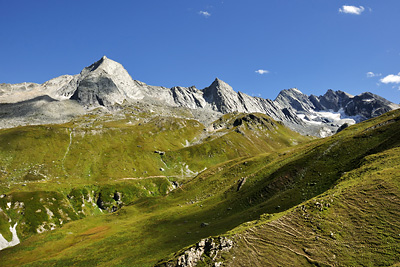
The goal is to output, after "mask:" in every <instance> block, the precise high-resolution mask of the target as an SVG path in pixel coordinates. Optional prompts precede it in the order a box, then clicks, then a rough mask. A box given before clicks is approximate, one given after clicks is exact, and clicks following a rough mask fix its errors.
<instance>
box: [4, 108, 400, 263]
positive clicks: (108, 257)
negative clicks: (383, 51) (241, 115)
mask: <svg viewBox="0 0 400 267" xmlns="http://www.w3.org/2000/svg"><path fill="white" fill-rule="evenodd" d="M399 115H400V114H399V112H397V111H396V112H391V113H389V114H386V115H384V116H382V117H380V118H378V119H375V120H371V121H367V122H365V123H362V124H359V125H356V126H354V127H350V128H349V129H348V130H345V131H343V132H342V133H340V134H338V135H336V136H334V137H331V138H328V139H324V140H316V141H313V142H311V143H306V144H303V145H300V146H298V147H296V148H288V149H286V150H280V151H278V152H273V153H269V154H264V155H259V156H256V157H251V156H249V155H246V154H244V155H243V157H239V158H234V159H230V160H229V161H227V162H225V163H220V164H217V165H215V166H213V167H210V168H209V169H207V170H206V171H204V172H203V173H201V174H200V175H198V176H197V177H196V178H194V179H192V180H191V181H189V182H188V183H185V184H184V185H183V186H182V187H181V188H180V189H179V190H175V191H173V192H171V193H170V194H169V195H167V196H159V197H150V198H143V197H142V198H140V199H137V200H135V201H134V202H132V203H131V205H129V206H126V207H124V208H123V209H121V210H119V211H118V212H116V213H113V214H109V215H104V216H95V217H87V218H84V219H82V220H79V221H75V222H71V223H69V224H67V225H65V226H64V227H62V228H61V229H58V230H55V231H53V232H47V233H44V234H42V235H40V236H39V235H36V236H32V237H31V238H28V239H27V240H26V241H25V242H24V243H22V244H21V245H19V246H17V247H14V248H10V249H6V250H4V251H1V252H0V254H1V257H2V259H3V260H4V262H5V263H6V264H7V265H10V266H16V265H22V264H29V263H30V264H31V266H39V265H59V266H65V265H71V264H75V265H77V266H87V265H93V264H98V265H127V266H151V265H153V264H155V263H156V262H157V261H158V259H161V258H168V257H171V256H172V253H173V252H175V251H177V250H179V249H181V248H182V247H186V246H189V245H190V244H193V243H195V242H197V241H198V240H200V239H201V238H204V237H207V236H210V235H219V234H222V233H226V232H227V231H229V230H231V229H234V228H235V227H237V226H239V225H240V224H242V223H244V222H246V221H251V220H254V219H257V218H259V217H260V216H261V217H262V218H269V216H266V215H263V214H265V213H276V212H280V211H284V210H286V209H289V210H290V209H292V208H293V207H296V205H298V204H299V203H301V202H303V201H306V200H308V199H312V198H313V197H315V196H318V195H320V194H321V193H324V192H330V191H327V190H329V189H330V188H332V186H334V185H336V189H334V190H339V189H338V188H343V192H342V193H341V194H342V195H343V196H345V192H347V187H346V186H344V183H345V181H348V180H349V179H347V178H349V177H350V175H351V174H352V173H353V170H355V171H356V170H357V169H361V168H362V166H364V165H362V164H363V163H365V162H366V161H368V160H369V159H372V157H373V156H369V155H374V154H376V153H385V151H386V152H388V153H389V152H390V151H391V150H389V149H395V148H396V147H397V146H398V145H399V142H400V141H399V138H398V137H397V132H398V131H399V130H400V129H399V127H400V125H399V122H398V120H399ZM250 126H251V125H250ZM247 127H249V125H247V124H246V125H245V128H244V129H243V127H242V129H240V131H239V133H237V134H239V135H241V136H245V135H246V132H245V133H244V134H245V135H243V134H242V133H240V132H244V131H246V129H247V130H248V128H247ZM251 127H253V126H251ZM225 136H227V135H224V137H225ZM210 141H211V140H210ZM282 147H283V146H282ZM182 149H184V150H185V149H190V148H182ZM393 151H394V152H393V153H392V154H394V155H396V152H397V150H393ZM167 155H168V153H167ZM379 155H380V154H377V156H379ZM394 162H397V161H396V160H395V161H394ZM378 166H381V165H379V164H378ZM385 171H386V170H385ZM396 171H397V169H393V172H394V173H396ZM345 172H347V173H346V174H345ZM356 176H357V175H356ZM393 177H397V176H393ZM242 178H246V182H245V183H244V184H243V186H241V187H240V190H238V188H239V183H240V181H241V180H242ZM391 179H392V176H390V175H389V176H387V181H389V183H390V184H396V187H391V188H390V190H391V191H390V192H392V193H393V194H394V196H395V197H397V196H398V195H396V194H397V192H396V191H394V189H396V188H397V189H396V190H398V183H397V182H395V181H392V180H391ZM341 180H344V182H340V181H341ZM361 180H362V179H361ZM374 183H375V181H374V180H371V182H370V186H371V187H370V189H373V188H374V187H373V184H374ZM358 186H359V185H358V184H357V183H354V186H353V187H349V188H354V192H358V191H359V190H358ZM366 188H367V187H366ZM338 192H339V191H338ZM340 192H341V191H340ZM348 192H350V195H351V193H352V191H348ZM377 192H378V191H377ZM384 193H385V191H384ZM325 194H328V193H325ZM383 195H385V194H383ZM379 196H380V195H379V192H378V193H377V198H378V201H380V202H381V203H385V199H384V198H382V199H379ZM328 197H330V195H328ZM328 197H327V199H324V203H326V202H328V201H330V199H328ZM335 197H336V195H335ZM318 198H324V196H323V195H322V196H319V197H318ZM354 199H355V201H358V197H357V198H354ZM314 200H315V202H316V201H317V200H316V199H312V200H311V202H308V204H307V206H306V210H307V211H310V213H311V215H310V216H317V215H320V212H321V214H323V213H324V212H325V213H326V214H329V212H328V211H329V210H332V211H334V209H333V207H334V206H336V205H337V207H340V205H343V208H342V210H343V211H347V210H348V209H347V207H346V205H345V203H346V202H345V201H339V200H340V199H339V200H338V199H334V202H333V204H331V207H332V208H329V207H328V208H329V209H328V211H325V208H324V209H323V210H322V211H319V209H320V207H319V204H318V205H317V204H316V203H313V202H312V201H314ZM318 202H319V203H321V202H322V200H318ZM310 203H311V204H310ZM377 203H378V202H377ZM396 203H397V202H396V201H392V203H390V204H391V205H394V207H397V204H396ZM382 205H383V204H382ZM314 206H316V207H317V208H318V211H314V210H313V207H314ZM397 209H398V208H397ZM298 210H299V208H295V209H294V211H298ZM294 211H290V212H294ZM290 212H286V213H283V214H282V215H284V216H283V217H280V218H285V216H290V214H292V213H290ZM343 213H344V214H345V215H346V214H347V215H348V214H349V213H346V212H343ZM332 214H334V213H332ZM293 216H294V215H293ZM384 216H385V219H386V220H387V221H388V223H389V224H392V225H394V226H393V227H394V228H393V229H394V231H396V229H397V228H396V227H397V225H396V222H397V221H398V220H397V217H396V216H398V214H397V213H394V214H392V213H390V210H389V211H388V212H387V214H386V215H384ZM367 217H368V216H367ZM312 218H314V217H312ZM343 218H345V217H343ZM356 218H357V217H354V218H352V220H353V221H355V220H356ZM279 220H281V219H279ZM279 220H274V221H271V222H268V221H267V222H268V223H273V222H277V223H279ZM335 220H336V219H335V217H332V218H331V221H330V223H331V224H330V225H328V226H327V227H325V226H324V225H323V224H321V225H322V226H321V225H315V226H314V228H315V227H316V229H317V231H321V232H320V236H321V237H324V239H327V238H326V234H328V236H329V238H331V237H330V231H333V236H334V237H335V238H338V237H339V236H343V238H344V239H345V238H348V235H350V234H351V231H350V229H351V228H348V229H346V228H344V230H343V232H342V233H341V234H340V235H339V234H338V229H339V228H340V225H338V224H337V223H336V221H335ZM261 221H262V222H260V221H259V223H264V222H265V220H261ZM294 221H295V220H293V222H294ZM314 221H316V219H311V222H310V224H311V225H312V223H313V222H314ZM376 221H377V223H376V225H377V226H379V227H384V225H383V224H380V223H379V221H380V220H376ZM202 222H207V223H208V224H209V226H207V227H201V226H200V224H201V223H202ZM283 223H284V224H285V225H286V224H290V220H288V221H284V222H283ZM299 224H301V225H303V222H299ZM304 224H305V223H304ZM253 225H254V223H247V224H245V225H242V226H240V227H239V228H236V229H235V230H234V231H233V232H231V234H234V235H235V234H236V236H237V237H242V236H243V239H237V240H239V241H238V242H239V244H241V243H240V242H245V241H241V240H245V239H244V237H246V235H250V234H249V233H251V232H252V231H253V232H256V231H255V230H254V229H255V228H251V229H249V227H250V226H253ZM305 225H306V224H305ZM348 225H349V227H353V225H354V224H353V223H352V221H351V220H350V221H349V222H348ZM260 227H261V228H263V227H264V228H267V227H266V226H260ZM279 227H281V228H282V229H284V227H283V226H279ZM312 227H313V226H311V228H312ZM318 227H319V228H318ZM314 228H312V229H314ZM321 229H322V230H321ZM284 230H285V229H284ZM295 231H298V232H300V231H301V229H300V228H299V229H297V230H295ZM284 232H285V231H284ZM285 233H286V232H285ZM296 233H297V232H296ZM260 235H261V236H264V235H262V234H260ZM299 235H300V234H299ZM304 235H305V236H306V239H305V240H307V241H309V240H308V237H307V234H304ZM346 235H347V236H346ZM282 236H285V235H284V234H282ZM289 236H293V234H290V233H289ZM278 237H279V236H277V237H276V238H278ZM259 238H261V237H259ZM359 238H360V240H361V241H363V242H365V236H360V237H359ZM391 238H392V239H391V240H389V241H390V242H391V243H390V242H389V243H390V244H393V242H392V241H393V237H391ZM285 240H286V239H285ZM285 240H284V239H282V240H279V242H280V241H282V242H284V241H285ZM332 240H334V239H333V238H332ZM277 242H278V241H277ZM286 242H289V243H290V242H292V240H291V239H287V240H286ZM346 242H347V241H346ZM264 243H268V242H267V241H266V242H263V241H260V244H264ZM376 243H377V244H380V241H379V239H378V241H376ZM316 244H319V243H316ZM240 248H241V247H239V248H238V249H237V250H235V251H234V253H237V255H240V256H243V255H248V256H249V257H247V258H250V255H253V258H254V255H256V254H252V253H253V252H252V251H251V249H252V247H251V245H249V246H248V248H249V252H246V246H243V248H244V249H243V250H240ZM282 248H284V247H279V246H278V247H275V246H273V248H272V250H270V253H271V254H272V255H274V253H275V252H276V253H278V252H279V251H280V249H282ZM299 248H301V247H300V246H299ZM326 248H327V249H323V250H321V253H322V254H324V253H328V252H329V249H328V248H329V246H327V247H326ZM393 248H394V249H397V247H396V246H393ZM306 249H307V248H306ZM309 249H310V250H308V249H307V250H304V251H303V252H304V253H310V254H312V253H313V252H312V248H309ZM266 251H267V250H266ZM288 251H291V250H290V249H288ZM306 251H307V252H306ZM324 251H325V252H324ZM365 251H366V253H372V252H371V251H374V250H373V249H372V250H371V251H369V252H368V251H367V250H365ZM379 252H380V251H378V252H377V253H379ZM394 252H396V250H392V251H389V253H390V254H392V255H394V254H395V253H394ZM254 253H260V254H259V256H260V258H261V259H263V258H267V257H266V256H265V255H264V254H262V253H261V252H259V251H258V250H255V251H254ZM304 253H302V254H304ZM168 255H170V256H168ZM232 255H236V254H232ZM307 255H308V254H307ZM324 255H325V254H324ZM335 255H336V258H339V257H341V256H342V255H341V254H340V253H338V254H335ZM291 258H293V259H294V260H296V259H297V258H296V257H291ZM227 259H228V260H229V255H228V256H227ZM243 259H246V257H245V256H243ZM314 260H315V261H319V260H320V259H319V258H315V259H312V260H311V262H312V261H314ZM351 260H353V258H351V259H350V258H347V259H346V258H345V257H343V262H345V263H351V262H352V261H351ZM306 261H307V257H303V258H301V257H300V260H299V261H298V262H299V263H306ZM391 261H393V257H392V259H391ZM265 262H268V260H266V261H265ZM307 262H309V261H307ZM320 262H322V263H323V262H328V261H326V259H323V260H320ZM354 262H357V261H356V260H355V261H354ZM247 263H248V262H246V261H244V264H245V265H247ZM283 263H284V262H283ZM328 263H329V262H328Z"/></svg>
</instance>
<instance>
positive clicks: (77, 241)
mask: <svg viewBox="0 0 400 267" xmlns="http://www.w3.org/2000/svg"><path fill="white" fill-rule="evenodd" d="M135 118H137V120H135V122H133V123H132V120H133V118H125V119H122V120H120V121H115V120H114V121H112V120H110V121H109V120H108V119H106V118H89V117H87V118H82V119H81V120H79V121H75V122H71V123H69V124H65V125H57V126H54V125H53V126H35V127H33V126H32V127H21V128H15V129H10V130H3V131H1V132H0V139H1V140H0V147H1V151H0V153H1V154H0V156H1V157H0V162H1V166H2V167H1V168H2V170H1V171H2V172H1V173H2V175H1V190H2V192H4V194H5V196H3V197H2V198H1V199H0V207H1V209H2V213H1V212H0V215H1V216H2V217H1V216H0V222H1V224H0V233H2V234H3V236H5V237H6V236H7V234H8V238H10V232H9V230H8V227H9V225H10V224H13V223H15V222H18V223H19V224H18V226H17V232H18V234H19V236H20V238H22V239H23V241H22V243H21V244H19V245H17V246H15V247H12V248H8V249H5V250H2V251H0V257H1V259H2V262H3V263H4V264H6V266H21V265H26V266H68V265H75V266H93V265H99V266H110V265H111V266H153V265H155V264H157V263H159V264H160V265H163V264H164V265H167V262H169V263H170V265H171V266H175V265H174V264H175V263H176V259H177V257H178V256H179V255H181V254H182V253H183V252H184V251H186V250H187V249H188V248H189V247H191V246H193V244H195V243H197V242H199V241H200V240H201V239H203V238H207V237H209V236H220V235H223V236H226V237H228V238H229V239H231V240H233V242H234V246H233V248H232V249H230V250H229V252H228V251H226V252H224V253H220V254H218V257H217V258H215V259H214V261H220V262H225V263H226V264H227V266H257V265H259V266H265V265H281V266H282V265H285V266H286V265H306V264H310V265H343V266H348V265H354V266H356V265H357V266H358V265H369V264H370V263H372V264H371V265H390V264H394V263H396V262H399V261H400V260H399V258H398V255H399V254H400V253H399V249H400V245H398V244H400V242H398V241H400V240H399V238H400V236H399V233H400V224H399V223H398V221H399V215H400V213H399V212H398V210H400V207H399V204H400V202H399V196H400V191H399V190H400V187H399V185H400V184H399V170H398V165H399V164H398V163H399V153H398V152H399V150H398V146H399V144H400V138H399V136H398V132H399V130H400V122H399V120H400V112H399V111H393V112H390V113H387V114H384V115H383V116H381V117H379V118H376V119H373V120H369V121H366V122H363V123H360V124H357V125H354V126H352V127H349V128H347V129H346V130H344V131H342V132H340V133H339V134H336V135H335V136H332V137H329V138H325V139H318V140H311V141H310V138H308V137H304V136H301V135H299V134H297V133H294V132H292V131H290V130H288V129H287V128H285V127H284V126H283V125H282V124H280V123H278V122H275V121H273V120H271V119H270V118H269V117H267V116H265V115H261V114H228V115H225V116H224V117H222V118H221V119H220V120H218V121H216V122H214V123H213V125H210V126H208V127H205V126H204V125H201V124H200V123H199V122H197V121H194V120H182V119H178V118H172V117H146V116H142V117H138V116H136V117H135ZM96 120H97V121H96ZM198 172H199V174H198V175H196V173H198ZM17 201H18V204H16V203H17ZM21 202H23V203H24V204H23V205H21V204H20V203H21ZM8 203H11V204H10V206H11V208H8V209H7V207H8V206H7V205H8ZM38 210H40V212H38ZM47 210H50V211H51V212H48V211H47ZM111 211H115V212H111ZM50 214H52V216H50ZM9 218H11V219H12V222H11V223H9V222H8V219H9ZM68 218H69V220H68ZM61 221H62V222H63V223H60V222H61ZM66 222H68V223H66ZM39 228H40V229H45V230H50V229H52V228H55V229H54V230H53V231H44V232H43V233H41V234H37V229H39ZM206 254H207V253H206ZM206 254H204V255H203V256H204V257H203V262H202V263H201V264H202V265H208V264H211V258H210V255H206ZM333 255H334V256H333ZM361 255H363V256H361ZM221 256H222V257H221ZM372 260H373V261H372ZM201 264H200V265H201ZM212 266H214V265H212Z"/></svg>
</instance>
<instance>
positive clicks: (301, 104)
mask: <svg viewBox="0 0 400 267" xmlns="http://www.w3.org/2000/svg"><path fill="white" fill-rule="evenodd" d="M275 102H276V103H278V104H279V105H280V106H281V107H282V108H285V107H289V106H290V107H292V108H294V109H295V110H297V111H309V110H312V109H314V108H315V106H314V104H313V103H312V102H311V101H310V100H309V99H308V96H307V95H306V94H303V93H302V92H301V91H300V90H299V89H297V88H291V89H285V90H282V91H281V92H280V93H279V95H278V96H277V97H276V99H275Z"/></svg>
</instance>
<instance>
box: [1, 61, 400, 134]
mask: <svg viewBox="0 0 400 267" xmlns="http://www.w3.org/2000/svg"><path fill="white" fill-rule="evenodd" d="M138 102H140V103H142V104H143V103H145V104H146V105H147V106H149V107H151V106H152V105H162V106H165V107H166V108H174V107H179V108H186V109H189V110H190V111H191V112H192V115H193V116H194V117H195V118H197V117H199V116H200V115H199V112H198V111H201V112H200V113H202V114H201V116H202V119H203V121H205V122H208V123H210V122H211V121H212V120H214V119H216V118H217V117H218V116H220V115H222V114H226V113H232V112H240V113H254V112H259V113H264V114H266V115H268V116H270V117H272V118H273V119H275V120H279V121H282V122H283V123H284V124H285V125H287V126H288V127H290V128H291V129H293V130H295V131H298V132H300V133H302V134H309V135H315V136H319V137H325V136H329V135H332V134H334V133H336V131H337V130H338V129H339V128H340V127H342V126H343V125H344V124H346V123H347V124H354V123H357V122H360V121H363V120H366V119H370V118H373V117H376V116H379V115H381V114H383V113H385V112H388V111H390V110H393V109H397V108H399V107H400V106H399V105H397V104H394V103H392V102H390V101H388V100H386V99H384V98H382V97H380V96H378V95H375V94H372V93H369V92H366V93H362V94H360V95H357V96H352V95H350V94H347V93H345V92H342V91H332V90H328V91H327V92H326V93H325V94H324V95H322V96H315V95H310V96H307V95H305V94H303V93H302V92H300V91H299V90H298V89H296V88H292V89H288V90H283V91H281V92H280V93H279V94H278V96H277V98H276V99H275V100H270V99H263V98H260V97H252V96H249V95H247V94H244V93H242V92H235V91H234V90H233V89H232V87H231V86H229V85H228V84H227V83H225V82H224V81H221V80H220V79H218V78H216V79H215V80H214V81H213V82H212V84H211V85H210V86H209V87H206V88H204V89H201V90H199V89H197V88H196V87H194V86H193V87H179V86H177V87H172V88H166V87H161V86H150V85H147V84H145V83H143V82H140V81H136V80H133V79H132V78H131V76H130V75H129V73H128V72H127V71H126V70H125V69H124V67H123V66H122V65H121V64H119V63H118V62H115V61H113V60H111V59H108V58H107V57H106V56H104V57H102V58H101V59H100V60H99V61H97V62H95V63H93V64H92V65H90V66H89V67H86V68H84V69H83V70H82V71H81V73H80V74H77V75H73V76H71V75H63V76H60V77H57V78H54V79H52V80H50V81H47V82H45V83H43V84H35V83H22V84H0V128H9V127H14V126H17V125H29V124H45V123H60V122H66V121H68V120H70V119H71V118H73V117H75V116H77V115H82V114H86V113H88V112H92V111H93V110H100V111H104V112H113V111H115V110H121V109H123V107H124V106H131V105H134V104H135V103H138ZM149 110H151V108H149ZM205 114H208V116H204V115H205ZM160 115H162V114H160Z"/></svg>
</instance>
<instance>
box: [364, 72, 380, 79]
mask: <svg viewBox="0 0 400 267" xmlns="http://www.w3.org/2000/svg"><path fill="white" fill-rule="evenodd" d="M379 76H382V73H373V72H372V71H369V72H367V77H368V78H372V77H379Z"/></svg>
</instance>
